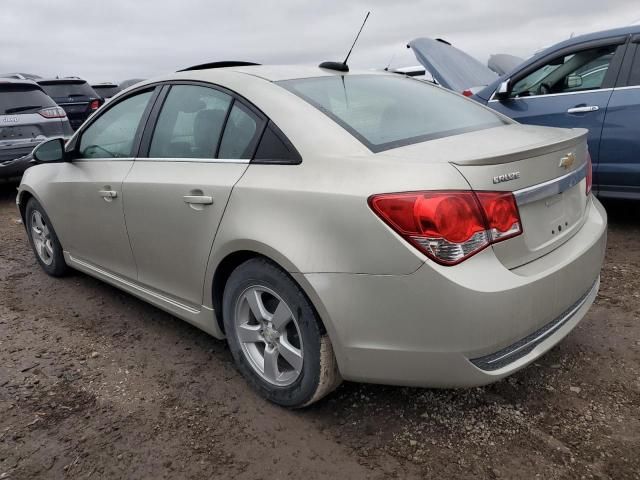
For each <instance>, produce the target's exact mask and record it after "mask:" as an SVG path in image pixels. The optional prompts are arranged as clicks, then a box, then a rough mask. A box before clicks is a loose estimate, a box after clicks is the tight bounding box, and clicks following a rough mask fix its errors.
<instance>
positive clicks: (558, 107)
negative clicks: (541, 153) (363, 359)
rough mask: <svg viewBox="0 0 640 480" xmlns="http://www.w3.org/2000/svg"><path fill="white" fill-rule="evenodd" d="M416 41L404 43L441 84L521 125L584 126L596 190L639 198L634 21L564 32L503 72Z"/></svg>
mask: <svg viewBox="0 0 640 480" xmlns="http://www.w3.org/2000/svg"><path fill="white" fill-rule="evenodd" d="M420 40H424V39H419V40H416V41H413V42H411V43H410V45H411V46H412V48H413V49H414V52H415V54H416V57H417V58H418V60H420V61H421V62H422V63H423V64H424V65H429V67H430V68H432V69H433V70H432V73H433V75H434V76H435V77H436V78H438V81H439V82H440V83H441V84H442V85H444V86H447V88H451V89H453V90H454V91H457V92H463V91H466V92H467V94H468V95H473V98H474V99H475V100H477V101H478V102H481V103H483V104H485V105H487V106H489V107H491V108H492V109H494V110H496V111H498V112H500V113H502V114H504V115H508V116H509V117H511V118H513V119H515V120H517V121H518V122H521V123H527V124H533V125H545V126H553V127H566V128H585V129H587V130H588V131H589V137H588V143H589V151H590V152H591V157H592V160H593V168H594V179H593V184H594V192H595V193H596V194H597V195H599V196H602V197H616V198H627V199H636V200H640V153H639V152H640V121H639V119H640V26H637V25H636V26H631V27H625V28H618V29H613V30H607V31H603V32H596V33H590V34H588V35H581V36H576V37H573V38H570V39H568V40H565V41H563V42H560V43H558V44H556V45H553V46H551V47H549V48H546V49H544V50H542V51H540V52H538V53H536V54H535V55H534V56H533V57H532V58H530V59H528V60H526V61H524V62H523V63H521V64H520V65H519V66H517V67H515V68H513V69H512V70H511V71H508V72H507V73H505V74H504V75H503V76H501V77H497V76H495V74H493V73H492V72H490V71H489V69H485V70H484V71H483V70H482V67H483V66H482V65H481V64H480V63H479V62H477V63H476V64H473V65H474V66H475V68H474V70H473V71H472V70H471V69H470V68H468V63H469V62H468V58H466V57H469V56H468V55H466V54H464V52H462V53H463V54H464V56H460V55H459V53H458V52H460V50H456V51H455V52H454V51H453V50H451V48H447V46H446V45H442V44H440V45H436V46H435V47H434V45H435V43H436V41H435V40H431V41H430V42H426V43H427V45H429V46H430V47H431V49H428V48H424V45H423V43H424V42H422V41H420ZM432 50H433V51H432ZM460 58H462V59H464V60H465V61H461V60H460ZM492 75H493V79H491V77H492ZM477 85H486V86H485V87H483V88H477ZM471 87H476V88H471ZM468 89H471V90H468Z"/></svg>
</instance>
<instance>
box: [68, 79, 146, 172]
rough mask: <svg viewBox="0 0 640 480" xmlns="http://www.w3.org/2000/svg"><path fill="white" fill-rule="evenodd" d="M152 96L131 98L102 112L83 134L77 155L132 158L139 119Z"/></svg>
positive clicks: (81, 156)
mask: <svg viewBox="0 0 640 480" xmlns="http://www.w3.org/2000/svg"><path fill="white" fill-rule="evenodd" d="M152 95H153V90H149V91H147V92H144V93H140V94H138V95H134V96H132V97H128V98H126V99H124V100H122V101H120V102H118V103H116V104H115V105H113V106H112V107H111V108H109V109H108V110H106V111H105V112H104V113H102V114H101V115H100V116H99V117H98V118H97V119H96V120H95V121H94V122H92V123H91V124H90V125H89V127H87V129H86V130H85V131H84V132H83V133H82V136H81V137H80V146H79V155H78V158H87V159H88V158H129V157H131V156H133V151H132V150H133V144H134V140H135V138H136V132H137V131H138V126H139V125H140V120H141V119H142V116H143V115H144V112H145V109H146V108H147V104H148V103H149V100H150V99H151V96H152Z"/></svg>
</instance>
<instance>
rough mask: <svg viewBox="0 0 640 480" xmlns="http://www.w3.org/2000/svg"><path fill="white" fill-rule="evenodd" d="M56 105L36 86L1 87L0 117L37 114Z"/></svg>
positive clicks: (7, 85) (4, 85)
mask: <svg viewBox="0 0 640 480" xmlns="http://www.w3.org/2000/svg"><path fill="white" fill-rule="evenodd" d="M55 106H56V103H55V102H54V101H53V100H52V99H51V98H50V97H49V96H48V95H47V94H46V93H44V92H43V91H42V90H41V89H39V88H38V87H37V86H35V85H23V84H10V83H8V84H3V85H0V115H11V114H20V113H35V112H37V111H38V110H40V109H42V108H47V107H55Z"/></svg>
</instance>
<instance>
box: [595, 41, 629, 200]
mask: <svg viewBox="0 0 640 480" xmlns="http://www.w3.org/2000/svg"><path fill="white" fill-rule="evenodd" d="M594 183H595V184H597V185H598V193H599V194H601V195H603V196H616V197H622V198H640V35H636V36H635V37H634V38H633V41H632V42H631V43H630V44H629V47H628V49H627V52H626V54H625V59H624V62H623V66H622V68H621V71H620V76H619V78H618V84H617V86H616V88H615V89H614V91H613V94H612V95H611V100H610V101H609V105H608V106H607V113H606V117H605V121H604V128H603V130H602V140H601V144H600V161H599V162H598V165H597V167H596V169H595V171H594Z"/></svg>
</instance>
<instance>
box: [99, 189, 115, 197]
mask: <svg viewBox="0 0 640 480" xmlns="http://www.w3.org/2000/svg"><path fill="white" fill-rule="evenodd" d="M98 193H99V194H100V196H101V197H102V198H105V199H106V198H109V199H111V198H116V197H117V196H118V192H116V191H115V190H100V191H99V192H98Z"/></svg>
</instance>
